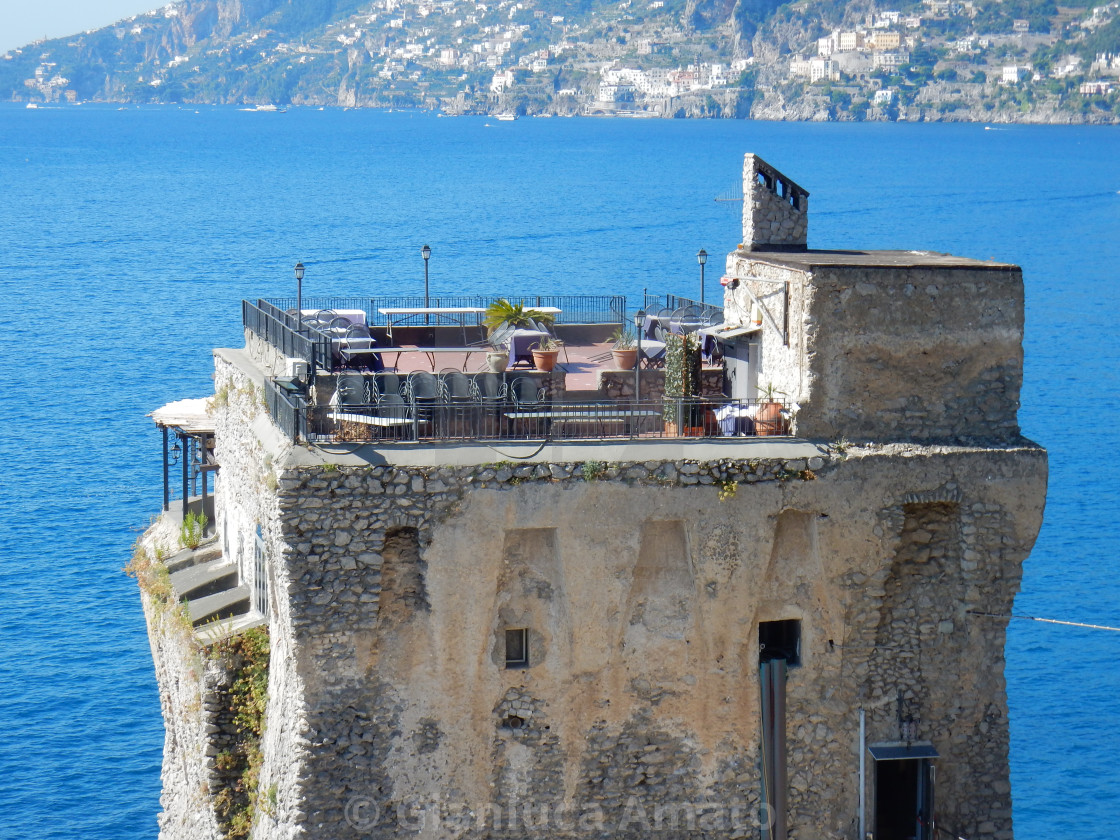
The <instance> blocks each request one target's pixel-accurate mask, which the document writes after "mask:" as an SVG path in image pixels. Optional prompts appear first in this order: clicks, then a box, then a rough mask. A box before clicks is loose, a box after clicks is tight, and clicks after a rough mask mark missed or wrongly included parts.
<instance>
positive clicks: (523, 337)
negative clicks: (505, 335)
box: [509, 330, 548, 365]
mask: <svg viewBox="0 0 1120 840" xmlns="http://www.w3.org/2000/svg"><path fill="white" fill-rule="evenodd" d="M546 338H548V333H546V332H542V331H540V330H514V331H513V335H511V336H510V338H509V363H510V364H511V365H515V364H517V363H518V362H528V363H529V364H532V363H533V345H534V344H539V343H540V342H541V341H543V340H544V339H546Z"/></svg>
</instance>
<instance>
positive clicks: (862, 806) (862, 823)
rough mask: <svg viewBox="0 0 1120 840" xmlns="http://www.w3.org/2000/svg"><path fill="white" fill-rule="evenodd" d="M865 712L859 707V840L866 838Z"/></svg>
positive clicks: (865, 839)
mask: <svg viewBox="0 0 1120 840" xmlns="http://www.w3.org/2000/svg"><path fill="white" fill-rule="evenodd" d="M866 753H867V712H865V711H864V710H863V707H862V706H860V709H859V840H867V812H866V803H865V801H864V797H865V796H866V793H865V791H866V790H867V768H866V765H865V762H866V761H867V759H866V757H865V756H866Z"/></svg>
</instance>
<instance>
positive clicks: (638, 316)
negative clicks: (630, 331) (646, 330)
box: [634, 309, 646, 334]
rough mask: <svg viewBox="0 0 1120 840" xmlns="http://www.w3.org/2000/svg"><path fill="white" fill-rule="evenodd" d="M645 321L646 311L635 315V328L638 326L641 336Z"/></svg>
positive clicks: (641, 310)
mask: <svg viewBox="0 0 1120 840" xmlns="http://www.w3.org/2000/svg"><path fill="white" fill-rule="evenodd" d="M645 320H646V311H645V310H644V309H639V310H638V311H637V312H635V313H634V326H636V327H637V328H638V333H639V334H641V331H642V324H643V323H644V322H645Z"/></svg>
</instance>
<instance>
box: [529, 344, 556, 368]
mask: <svg viewBox="0 0 1120 840" xmlns="http://www.w3.org/2000/svg"><path fill="white" fill-rule="evenodd" d="M559 355H560V351H559V350H537V349H535V348H534V349H533V367H535V368H536V369H537V370H543V371H544V372H546V373H547V372H548V371H550V370H552V369H553V368H554V367H556V357H557V356H559Z"/></svg>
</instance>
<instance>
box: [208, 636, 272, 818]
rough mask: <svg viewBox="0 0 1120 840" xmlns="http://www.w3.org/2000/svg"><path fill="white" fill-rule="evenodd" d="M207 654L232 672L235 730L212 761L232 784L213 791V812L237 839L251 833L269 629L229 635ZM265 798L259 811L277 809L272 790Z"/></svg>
mask: <svg viewBox="0 0 1120 840" xmlns="http://www.w3.org/2000/svg"><path fill="white" fill-rule="evenodd" d="M208 653H209V656H210V658H211V659H214V660H220V661H222V662H224V663H225V664H226V667H227V668H229V670H230V675H231V677H232V679H231V682H230V688H229V694H228V697H229V709H228V711H229V712H231V713H232V715H233V725H234V728H235V729H236V737H235V739H234V741H233V743H232V744H231V745H230V746H229V748H228V749H226V750H223V751H222V752H221V753H219V754H218V756H217V757H216V759H215V764H216V765H217V766H218V769H219V770H221V771H223V773H224V774H225V775H226V777H227V778H233V779H234V780H235V781H233V783H232V784H230V785H229V786H227V787H224V788H223V789H222V790H220V791H217V792H216V794H215V797H214V809H215V811H216V812H217V816H218V821H219V823H220V824H221V826H222V827H223V828H224V829H225V834H226V837H227V840H241V839H242V838H246V837H248V836H249V835H250V833H251V832H252V829H253V814H254V812H255V811H256V808H257V802H258V790H259V787H260V772H261V763H262V758H263V756H262V753H261V736H262V734H263V733H264V713H265V708H266V707H267V705H268V666H269V653H270V644H269V638H268V629H267V628H265V627H257V628H254V629H252V630H247V631H245V632H244V633H242V634H241V635H238V636H229V637H227V638H225V639H223V640H222V641H220V642H216V643H215V644H214V645H213V646H212V647H211V648H210V649H209V650H208ZM266 796H269V801H268V802H267V803H265V804H264V808H263V810H265V811H267V810H268V809H269V808H272V809H275V804H276V803H275V798H274V794H273V793H272V791H271V790H269V791H268V792H267V793H266Z"/></svg>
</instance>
